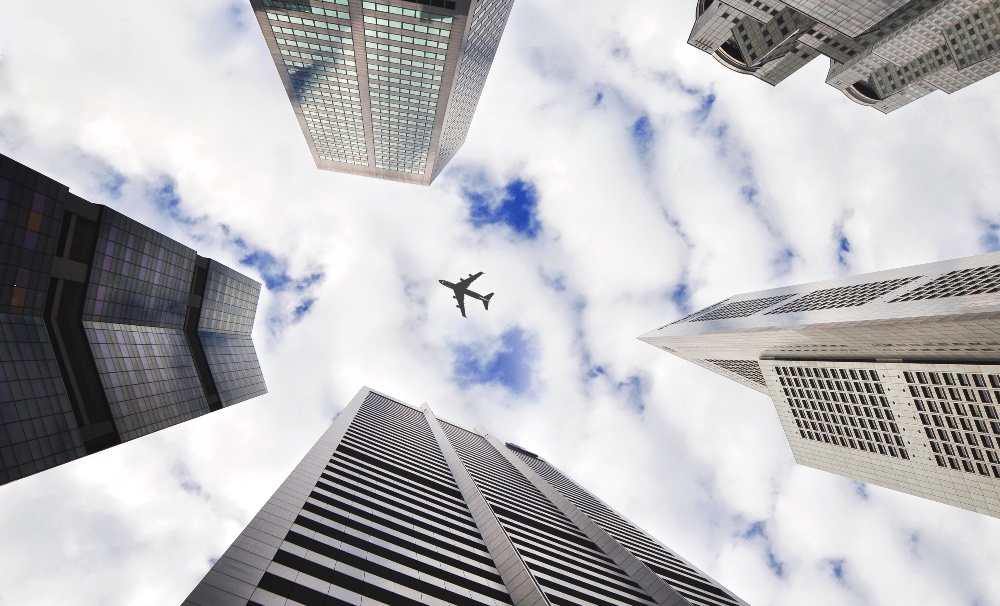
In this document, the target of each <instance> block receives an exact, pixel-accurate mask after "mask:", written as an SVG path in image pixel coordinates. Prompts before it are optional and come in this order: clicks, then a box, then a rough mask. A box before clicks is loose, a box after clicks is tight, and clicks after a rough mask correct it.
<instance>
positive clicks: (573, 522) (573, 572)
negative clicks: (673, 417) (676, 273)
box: [184, 388, 744, 606]
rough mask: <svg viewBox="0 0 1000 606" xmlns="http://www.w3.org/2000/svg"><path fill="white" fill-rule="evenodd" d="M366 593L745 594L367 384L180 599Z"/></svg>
mask: <svg viewBox="0 0 1000 606" xmlns="http://www.w3.org/2000/svg"><path fill="white" fill-rule="evenodd" d="M286 599H287V600H288V601H287V602H286V601H285V600H286ZM369 601H371V603H381V604H392V605H393V606H407V605H417V604H455V605H459V606H473V605H476V606H479V605H482V604H515V605H516V606H525V605H531V606H535V605H539V606H541V605H546V604H554V605H563V604H574V605H575V604H602V605H607V604H633V605H644V604H649V605H652V604H670V605H673V606H682V605H709V604H712V605H727V606H731V605H736V604H744V602H742V601H740V600H739V599H738V598H736V597H734V596H733V595H732V594H731V593H729V592H727V591H726V590H725V589H723V588H722V587H721V586H719V585H718V584H717V583H715V582H714V581H713V580H712V579H710V578H708V577H707V576H706V575H705V574H704V573H702V572H700V571H698V570H697V569H695V568H694V567H693V566H691V565H690V564H688V563H687V562H685V561H684V560H682V559H681V558H680V557H679V556H677V555H676V554H675V553H673V552H672V551H670V550H669V549H667V548H666V547H664V546H663V545H662V544H660V543H659V542H658V541H656V540H655V539H653V538H652V537H650V536H649V535H648V534H646V533H645V532H643V531H642V530H641V529H639V528H638V527H636V526H635V525H633V524H632V523H631V522H629V521H628V520H626V519H625V518H624V517H622V516H621V515H620V514H618V513H617V512H616V511H614V510H613V509H611V508H610V507H608V506H607V505H605V504H604V503H603V502H602V501H600V500H599V499H597V498H596V497H594V496H593V495H592V494H590V493H589V492H587V491H586V490H584V489H583V488H582V487H580V486H579V485H577V484H576V483H574V482H573V481H572V480H570V479H569V478H567V477H566V476H565V475H563V474H562V473H560V472H559V470H557V469H556V468H555V467H553V466H552V465H550V464H549V463H548V462H546V461H545V460H544V459H542V458H540V457H538V456H537V455H535V454H533V453H531V452H529V451H527V450H525V449H523V448H521V447H519V446H516V445H514V444H503V443H502V442H500V441H499V440H498V439H497V438H496V437H494V436H493V435H491V434H490V433H488V432H487V431H486V430H484V429H482V428H479V427H477V428H476V430H475V431H468V430H465V429H462V428H460V427H458V426H456V425H452V424H451V423H448V422H446V421H443V420H441V419H438V418H437V417H435V416H434V413H432V412H431V410H430V408H428V407H427V405H426V404H425V405H423V406H421V407H420V409H419V410H418V409H415V408H412V407H410V406H407V405H405V404H402V403H400V402H397V401H395V400H393V399H391V398H389V397H387V396H384V395H382V394H380V393H377V392H375V391H372V390H369V389H368V388H364V389H362V390H361V391H360V392H359V393H358V395H357V396H355V398H354V400H353V401H352V402H351V404H350V405H349V406H348V407H347V408H345V409H344V411H343V412H341V413H340V416H339V417H338V418H337V420H336V421H335V422H334V423H333V425H332V426H331V427H330V429H328V430H327V432H326V433H325V434H324V435H323V437H322V438H320V440H319V442H317V443H316V445H315V446H314V447H313V448H312V449H311V450H310V451H309V453H308V454H307V455H306V457H305V458H304V459H303V460H302V462H301V463H299V465H298V466H297V467H296V468H295V470H294V471H293V472H292V474H291V475H290V476H289V477H288V479H287V480H285V482H284V483H283V484H282V485H281V486H280V487H279V488H278V491H277V492H275V494H274V496H272V497H271V499H270V500H269V501H268V502H267V504H266V505H264V508H263V509H261V511H260V513H258V514H257V516H256V517H254V518H253V520H251V522H250V524H249V525H248V526H247V528H246V529H245V530H244V531H243V532H242V534H240V536H239V537H238V538H237V539H236V541H235V542H234V543H233V545H232V546H231V547H230V548H229V549H228V550H227V551H226V552H225V553H224V554H223V555H222V557H221V558H220V559H219V560H218V561H217V562H216V563H215V565H214V566H213V567H212V569H211V570H210V571H209V572H208V574H207V575H206V576H205V578H204V580H202V582H201V583H200V584H199V585H198V586H197V587H196V588H195V589H194V591H193V592H192V593H191V595H190V596H189V597H188V598H187V600H186V601H185V602H184V604H185V606H247V605H250V606H269V605H271V604H288V605H291V604H306V605H309V606H312V605H320V604H322V605H341V604H367V603H369Z"/></svg>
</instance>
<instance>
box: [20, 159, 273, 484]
mask: <svg viewBox="0 0 1000 606" xmlns="http://www.w3.org/2000/svg"><path fill="white" fill-rule="evenodd" d="M0 221H2V225H0V230H2V231H0V275H2V278H3V282H2V284H0V463H2V465H0V484H3V483H7V482H10V481H13V480H16V479H19V478H22V477H24V476H28V475H31V474H33V473H37V472H39V471H42V470H45V469H48V468H50V467H53V466H55V465H59V464H62V463H66V462H68V461H71V460H73V459H77V458H79V457H82V456H85V455H87V454H91V453H94V452H97V451H99V450H103V449H104V448H108V447H110V446H114V445H115V444H120V443H121V442H124V441H127V440H132V439H134V438H138V437H141V436H144V435H147V434H149V433H152V432H154V431H157V430H159V429H163V428H165V427H170V426H172V425H176V424H177V423H181V422H183V421H187V420H189V419H193V418H195V417H198V416H200V415H203V414H206V413H208V412H211V411H214V410H218V409H220V408H222V407H224V406H230V405H232V404H236V403H237V402H241V401H243V400H246V399H248V398H252V397H254V396H257V395H260V394H263V393H266V391H267V389H266V387H265V385H264V379H263V376H262V374H261V369H260V364H259V362H258V360H257V354H256V351H255V350H254V346H253V342H252V341H251V338H250V331H251V328H252V327H253V320H254V315H255V314H256V309H257V298H258V296H259V294H260V284H259V283H257V282H255V281H253V280H251V279H250V278H247V277H246V276H244V275H242V274H240V273H238V272H235V271H233V270H232V269H230V268H228V267H226V266H224V265H222V264H220V263H218V262H217V261H213V260H212V259H207V258H204V257H200V256H198V254H197V253H196V252H195V251H194V250H193V249H190V248H188V247H186V246H184V245H182V244H180V243H179V242H176V241H174V240H171V239H170V238H167V237H166V236H164V235H163V234H160V233H158V232H156V231H154V230H152V229H150V228H148V227H146V226H145V225H142V224H141V223H138V222H136V221H133V220H132V219H129V218H128V217H126V216H125V215H122V214H121V213H119V212H117V211H115V210H112V209H110V208H107V207H105V206H101V205H98V204H91V203H90V202H87V201H86V200H83V199H82V198H80V197H78V196H76V195H74V194H72V193H70V192H69V188H67V187H66V186H64V185H62V184H60V183H57V182H56V181H54V180H52V179H50V178H48V177H46V176H45V175H42V174H40V173H38V172H36V171H33V170H31V169H29V168H28V167H26V166H23V165H21V164H19V163H17V162H15V161H14V160H11V159H10V158H7V157H6V156H2V155H0Z"/></svg>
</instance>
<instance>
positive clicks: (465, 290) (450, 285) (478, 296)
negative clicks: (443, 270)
mask: <svg viewBox="0 0 1000 606" xmlns="http://www.w3.org/2000/svg"><path fill="white" fill-rule="evenodd" d="M438 282H440V283H441V284H444V285H445V286H447V287H448V288H450V289H452V290H454V291H455V292H459V291H461V293H462V294H463V295H467V296H469V297H472V298H473V299H479V300H480V301H485V300H486V298H485V297H483V295H481V294H479V293H476V292H472V291H471V290H469V289H468V288H462V287H460V286H459V285H458V284H453V283H451V282H449V281H448V280H438Z"/></svg>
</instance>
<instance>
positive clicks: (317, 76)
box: [285, 61, 359, 94]
mask: <svg viewBox="0 0 1000 606" xmlns="http://www.w3.org/2000/svg"><path fill="white" fill-rule="evenodd" d="M294 63H298V62H297V61H285V64H286V65H292V64H294ZM300 65H301V64H300ZM287 71H288V74H289V75H290V76H292V83H293V84H299V85H302V86H318V87H320V88H326V89H330V90H339V91H341V92H345V93H354V94H358V92H359V91H358V89H356V88H351V87H349V86H337V85H335V84H321V83H318V82H313V81H312V80H324V81H326V82H340V81H341V80H345V79H344V78H337V77H334V76H326V75H324V74H317V73H313V72H303V71H301V70H297V69H289V70H287ZM295 78H309V80H308V81H307V80H296V79H295ZM341 84H346V80H345V82H341Z"/></svg>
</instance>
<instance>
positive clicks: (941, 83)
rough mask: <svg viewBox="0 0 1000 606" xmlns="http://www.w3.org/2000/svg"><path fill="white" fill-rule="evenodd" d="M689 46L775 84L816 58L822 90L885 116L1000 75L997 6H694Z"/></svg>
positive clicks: (874, 1) (892, 0) (816, 1)
mask: <svg viewBox="0 0 1000 606" xmlns="http://www.w3.org/2000/svg"><path fill="white" fill-rule="evenodd" d="M696 15H697V18H696V20H695V24H694V27H693V28H692V29H691V36H690V37H689V38H688V43H689V44H691V45H692V46H694V47H696V48H699V49H701V50H703V51H705V52H707V53H711V54H712V55H713V56H714V57H715V58H716V59H717V60H718V61H719V62H720V63H722V64H723V65H725V66H726V67H728V68H730V69H732V70H734V71H737V72H740V73H744V74H751V75H753V76H755V77H756V78H759V79H761V80H763V81H765V82H767V83H769V84H772V85H774V84H778V83H779V82H781V81H782V80H784V79H785V78H787V77H788V76H789V75H791V74H792V73H794V72H795V71H797V70H798V69H799V68H801V67H802V66H803V65H805V64H806V63H808V62H810V61H812V60H813V59H815V58H816V57H817V56H819V55H825V56H826V57H829V59H830V71H829V73H828V74H827V77H826V82H827V84H829V85H831V86H833V87H835V88H837V89H838V90H840V91H842V92H843V93H844V94H845V95H847V96H848V98H850V99H851V100H852V101H855V102H857V103H860V104H862V105H868V106H871V107H874V108H875V109H878V110H879V111H881V112H884V113H889V112H891V111H893V110H895V109H898V108H900V107H902V106H903V105H906V104H907V103H910V102H911V101H914V100H916V99H919V98H920V97H923V96H924V95H926V94H928V93H931V92H933V91H936V90H942V91H944V92H946V93H949V94H950V93H953V92H955V91H957V90H959V89H962V88H965V87H966V86H968V85H970V84H972V83H974V82H978V81H979V80H982V79H983V78H986V77H987V76H990V75H992V74H995V73H996V72H997V71H998V70H1000V55H998V51H1000V0H699V2H698V4H697V9H696Z"/></svg>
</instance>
